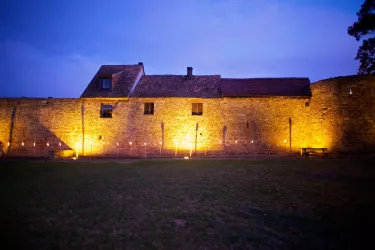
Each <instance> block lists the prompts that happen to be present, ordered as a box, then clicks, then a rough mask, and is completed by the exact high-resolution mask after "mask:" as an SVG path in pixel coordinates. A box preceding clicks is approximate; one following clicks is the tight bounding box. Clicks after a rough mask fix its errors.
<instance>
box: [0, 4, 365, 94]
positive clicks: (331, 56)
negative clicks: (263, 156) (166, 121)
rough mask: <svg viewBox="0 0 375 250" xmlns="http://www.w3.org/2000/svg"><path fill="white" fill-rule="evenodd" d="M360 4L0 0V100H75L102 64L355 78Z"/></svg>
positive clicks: (242, 74) (229, 74)
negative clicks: (352, 29)
mask: <svg viewBox="0 0 375 250" xmlns="http://www.w3.org/2000/svg"><path fill="white" fill-rule="evenodd" d="M362 2H363V1H362V0H345V1H344V0H304V1H301V0H134V1H133V0H121V1H120V0H113V1H111V0H105V1H99V0H44V1H42V0H2V1H1V3H0V76H1V81H0V96H8V97H20V96H27V97H47V96H53V97H79V96H80V94H81V93H82V92H83V90H84V89H85V87H86V86H87V84H88V83H89V81H90V80H91V78H92V77H93V75H94V74H95V72H96V71H97V70H98V68H99V67H100V65H102V64H136V63H138V62H143V63H144V64H145V70H146V74H185V73H186V67H187V66H192V67H193V68H194V74H221V75H222V77H287V76H292V77H299V76H303V77H309V78H310V80H311V81H312V82H314V81H317V80H320V79H325V78H329V77H334V76H340V75H350V74H355V73H356V71H357V67H358V62H357V61H355V60H354V58H355V55H356V51H357V49H358V46H359V45H360V43H359V42H356V41H355V39H354V38H352V37H350V36H349V35H347V33H346V31H347V27H348V26H349V25H351V24H352V23H353V22H354V21H355V20H356V15H355V13H356V12H357V11H358V10H359V9H360V6H361V4H362Z"/></svg>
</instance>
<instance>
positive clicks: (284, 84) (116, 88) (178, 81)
mask: <svg viewBox="0 0 375 250" xmlns="http://www.w3.org/2000/svg"><path fill="white" fill-rule="evenodd" d="M191 70H192V69H191ZM142 73H143V65H139V64H138V65H103V66H101V67H100V69H99V70H98V72H97V73H96V74H95V76H94V78H93V79H92V80H91V82H90V83H89V85H88V86H87V88H86V90H85V91H84V92H83V94H82V95H81V97H83V98H87V97H188V98H219V97H222V96H224V97H251V96H296V97H304V96H307V97H309V96H311V90H310V80H309V79H308V78H249V79H235V78H234V79H231V78H221V77H220V75H206V76H198V75H193V76H192V77H191V78H190V77H187V76H186V75H142V77H141V79H140V81H139V83H138V84H136V80H137V76H141V74H142ZM101 77H103V78H106V77H110V78H111V79H112V89H111V90H101V89H100V86H99V79H100V78H101ZM138 79H139V78H138Z"/></svg>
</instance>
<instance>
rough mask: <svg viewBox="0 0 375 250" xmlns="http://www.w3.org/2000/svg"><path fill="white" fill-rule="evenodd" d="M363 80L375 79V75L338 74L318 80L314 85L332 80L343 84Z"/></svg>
mask: <svg viewBox="0 0 375 250" xmlns="http://www.w3.org/2000/svg"><path fill="white" fill-rule="evenodd" d="M362 81H375V76H371V75H348V76H337V77H332V78H327V79H323V80H319V81H316V82H314V83H312V85H317V84H326V83H330V82H335V83H341V84H353V83H355V82H362Z"/></svg>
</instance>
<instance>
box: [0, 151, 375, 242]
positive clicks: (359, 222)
mask: <svg viewBox="0 0 375 250" xmlns="http://www.w3.org/2000/svg"><path fill="white" fill-rule="evenodd" d="M374 166H375V161H374V160H336V159H302V158H300V159H265V160H238V159H234V160H189V161H183V160H165V161H161V160H159V161H138V162H137V161H134V162H122V163H121V162H119V163H115V162H113V163H111V162H35V161H34V162H33V161H31V162H21V161H3V162H0V195H1V200H0V202H1V203H0V223H1V226H2V228H3V229H5V233H2V237H3V239H2V240H1V243H0V244H2V245H4V246H5V245H7V246H6V248H4V247H2V249H352V248H356V249H360V248H361V246H365V244H366V243H367V242H371V237H372V235H371V233H372V231H373V230H371V228H369V227H370V226H373V225H375V215H374V211H375V168H374ZM3 231H4V230H3Z"/></svg>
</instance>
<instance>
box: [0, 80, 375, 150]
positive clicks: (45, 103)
mask: <svg viewBox="0 0 375 250" xmlns="http://www.w3.org/2000/svg"><path fill="white" fill-rule="evenodd" d="M311 89H312V94H313V96H312V98H311V99H308V98H286V97H267V98H266V97H264V98H212V99H209V98H208V99H195V98H130V99H126V98H124V99H114V98H111V99H53V98H52V99H28V98H21V99H0V122H1V126H0V140H1V141H3V142H4V143H5V152H6V153H7V154H8V155H9V156H48V155H49V151H53V150H56V151H58V150H61V152H64V154H63V155H64V156H69V157H71V156H73V155H76V153H78V155H79V156H80V155H85V156H95V157H96V156H110V157H116V156H118V157H130V156H136V157H145V156H147V157H157V156H169V157H173V156H175V154H177V156H178V157H180V156H189V155H190V154H192V155H194V154H197V155H199V156H204V155H207V156H210V155H211V156H212V155H244V154H270V153H271V154H285V153H290V152H295V153H298V152H300V148H301V147H327V148H328V149H329V150H330V151H350V150H353V151H371V150H373V149H374V145H375V126H374V121H375V102H374V97H375V81H374V78H371V77H361V78H358V77H344V78H335V79H329V80H325V81H320V82H317V83H314V84H312V85H311ZM350 89H352V94H350V93H349V90H350ZM145 102H154V105H155V110H154V115H144V114H143V109H144V103H145ZM102 103H104V104H112V105H113V106H114V110H113V117H112V118H100V108H101V104H102ZM192 103H203V115H202V116H193V115H192V114H191V110H192ZM8 142H9V143H10V145H9V146H8ZM34 143H35V146H34Z"/></svg>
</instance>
